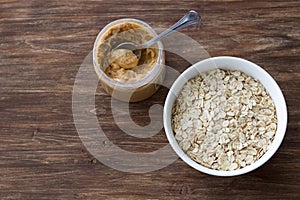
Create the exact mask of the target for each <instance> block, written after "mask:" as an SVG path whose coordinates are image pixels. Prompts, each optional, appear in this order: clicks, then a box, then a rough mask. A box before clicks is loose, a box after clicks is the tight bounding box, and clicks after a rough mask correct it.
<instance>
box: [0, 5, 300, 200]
mask: <svg viewBox="0 0 300 200" xmlns="http://www.w3.org/2000/svg"><path fill="white" fill-rule="evenodd" d="M190 9H194V10H197V11H199V12H200V13H201V16H202V22H201V25H199V26H194V27H191V28H187V29H183V30H182V31H180V32H181V33H183V34H185V35H187V36H189V37H191V38H192V39H193V40H195V41H197V42H199V43H200V44H201V45H202V46H203V47H204V49H205V50H206V51H207V52H208V53H209V55H210V56H221V55H230V56H237V57H242V58H245V59H248V60H250V61H253V62H255V63H257V64H258V65H260V66H262V67H263V68H264V69H265V70H266V71H268V72H269V73H270V74H271V75H272V76H273V77H274V79H275V80H276V81H277V83H278V84H279V86H280V87H281V89H282V91H283V93H284V96H285V98H286V102H287V106H288V118H289V120H288V128H287V132H286V136H285V139H284V141H283V143H282V145H281V147H280V149H279V150H278V152H277V153H276V154H275V155H274V156H273V157H272V159H271V160H269V161H268V162H267V163H266V164H265V165H263V166H262V167H260V168H259V169H257V170H255V171H253V172H251V173H249V174H246V175H242V176H237V177H230V178H221V177H214V176H210V175H206V174H203V173H200V172H198V171H196V170H194V169H192V168H191V167H189V166H187V165H186V164H185V163H184V162H183V161H182V160H180V159H178V160H176V161H175V162H174V163H172V164H170V165H169V166H167V167H165V168H162V169H160V170H157V171H152V172H147V173H139V174H136V173H126V172H122V171H118V170H115V169H113V168H111V167H108V166H106V165H104V164H102V163H101V162H99V161H98V160H97V159H96V158H95V157H94V156H92V155H91V154H90V153H89V151H88V150H87V149H86V148H85V147H84V145H83V144H82V142H81V140H80V138H79V136H78V133H77V131H76V128H75V125H74V121H73V115H72V91H73V85H74V81H75V78H76V74H77V72H78V70H79V68H80V65H81V63H82V62H83V60H84V59H85V57H86V56H87V55H88V54H89V53H90V51H91V50H92V48H93V42H94V40H95V37H96V36H97V34H98V32H99V30H100V29H102V28H103V27H104V26H105V25H106V24H107V23H109V22H111V21H113V20H115V19H119V18H124V17H131V18H138V19H141V20H143V21H145V22H147V23H149V24H150V25H152V26H153V27H156V28H167V27H168V26H170V25H172V24H173V23H174V22H175V21H176V20H177V19H178V18H179V17H181V16H182V15H183V14H184V13H185V12H186V11H188V10H190ZM299 40H300V2H299V1H297V0H295V1H286V2H284V1H235V0H232V1H184V2H183V1H169V0H163V1H148V0H147V1H144V0H140V1H123V0H122V1H121V0H118V1H108V0H102V1H100V0H99V1H97V0H85V1H81V0H74V1H67V0H60V1H58V0H53V1H42V0H39V1H38V0H36V1H34V0H28V1H17V0H2V1H1V2H0V73H1V76H0V92H1V93H0V94H1V95H0V116H1V120H0V141H1V142H0V143H1V145H0V199H24V200H27V199H37V200H41V199H300V184H299V181H300V156H299V155H300V149H299V145H300V142H299V141H300V134H299V131H300V124H299V123H300V106H299V104H300V67H299V63H300V59H299V55H300V41H299ZM166 64H167V65H168V66H172V67H174V69H176V70H178V71H179V72H182V71H184V70H185V69H186V68H188V67H189V66H190V63H189V62H187V61H186V60H184V58H182V57H180V56H178V55H175V54H173V53H170V52H166ZM167 92H168V89H167V88H161V89H160V90H159V91H158V92H157V93H156V94H155V95H154V96H153V97H151V98H150V99H148V100H146V101H143V102H140V103H136V104H131V105H130V113H131V117H132V119H133V120H134V121H135V122H136V124H138V125H140V126H144V125H147V124H148V123H149V122H150V118H149V116H148V109H149V107H150V106H151V105H153V104H160V105H163V103H164V100H165V97H166V95H167ZM110 100H111V98H110V97H109V96H108V95H107V94H105V93H104V91H103V89H102V88H101V86H98V88H97V92H96V94H95V104H96V110H94V111H92V112H94V113H95V114H96V116H97V118H98V121H99V124H100V125H101V126H102V128H103V131H104V132H105V134H106V136H107V137H108V138H109V140H110V141H112V142H113V143H114V145H117V146H119V147H120V148H122V149H124V150H126V151H130V152H152V151H154V150H157V149H159V148H162V147H163V146H165V145H166V144H167V143H168V141H167V139H166V136H165V134H164V131H163V130H161V131H160V132H159V133H158V134H157V135H155V136H153V137H150V138H135V137H132V136H128V135H127V134H124V133H123V131H121V130H120V129H119V128H118V126H117V125H116V123H115V122H114V119H113V116H112V112H111V106H110Z"/></svg>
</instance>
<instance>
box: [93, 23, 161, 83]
mask: <svg viewBox="0 0 300 200" xmlns="http://www.w3.org/2000/svg"><path fill="white" fill-rule="evenodd" d="M124 22H132V23H136V24H138V25H141V26H143V27H145V28H147V30H149V31H150V32H151V33H152V34H153V36H154V37H155V36H157V33H156V32H155V31H154V29H153V28H152V27H151V26H150V25H149V24H147V23H146V22H144V21H141V20H138V19H133V18H123V19H118V20H115V21H112V22H110V23H109V24H107V25H106V26H105V27H104V28H103V29H102V30H101V31H100V32H99V34H98V35H97V38H96V40H95V42H94V47H93V65H94V68H95V71H96V73H97V74H98V76H99V78H101V79H102V81H104V82H106V83H107V84H109V85H113V87H118V88H124V89H130V88H139V87H142V86H144V85H146V84H148V83H150V82H151V81H152V80H153V79H154V78H155V77H156V76H157V75H158V74H159V71H160V68H161V67H162V66H161V65H162V64H163V44H162V42H161V41H158V42H157V45H158V58H157V61H156V64H155V66H154V67H153V68H152V70H151V71H150V72H149V73H148V74H147V75H146V76H145V77H143V78H141V79H140V80H137V81H135V82H119V81H116V80H114V79H112V78H110V77H109V76H107V75H106V73H105V72H104V71H103V70H102V69H101V68H100V65H99V63H98V61H97V54H98V44H99V42H100V41H101V39H102V37H103V36H104V34H105V33H106V32H107V31H108V29H109V28H111V27H113V26H115V25H118V24H121V23H124Z"/></svg>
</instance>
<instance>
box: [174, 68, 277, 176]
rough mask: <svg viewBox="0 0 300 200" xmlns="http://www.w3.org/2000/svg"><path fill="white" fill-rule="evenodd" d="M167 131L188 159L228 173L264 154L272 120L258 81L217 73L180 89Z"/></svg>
mask: <svg viewBox="0 0 300 200" xmlns="http://www.w3.org/2000/svg"><path fill="white" fill-rule="evenodd" d="M172 128H173V131H174V133H175V138H176V140H177V142H178V143H179V146H180V147H181V148H182V150H183V151H184V152H185V153H186V154H187V155H188V156H189V157H190V158H192V159H193V160H195V161H196V162H198V163H200V164H201V165H203V166H206V167H208V168H211V169H216V170H224V171H228V170H235V169H240V168H243V167H245V166H247V165H251V164H252V163H254V162H255V161H257V160H258V159H259V158H260V157H261V156H262V155H263V154H264V153H265V152H266V151H267V150H268V147H269V145H270V144H271V142H272V141H273V139H274V135H275V132H276V129H277V117H276V111H275V106H274V103H273V100H272V99H271V97H270V96H269V94H268V93H267V91H266V89H265V88H264V87H263V85H262V84H261V83H260V82H259V81H258V80H256V79H253V78H252V77H250V76H248V75H246V74H245V73H242V72H240V71H224V70H221V69H216V70H212V71H209V72H206V73H201V74H200V75H198V76H197V77H195V78H193V79H191V80H189V81H188V82H187V83H186V84H185V85H184V87H183V89H182V90H181V93H180V94H179V96H178V98H177V100H176V102H175V104H174V106H173V109H172Z"/></svg>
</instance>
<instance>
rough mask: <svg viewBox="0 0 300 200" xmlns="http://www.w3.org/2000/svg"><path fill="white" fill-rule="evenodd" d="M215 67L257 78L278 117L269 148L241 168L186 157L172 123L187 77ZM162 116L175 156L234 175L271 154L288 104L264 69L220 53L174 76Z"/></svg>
mask: <svg viewBox="0 0 300 200" xmlns="http://www.w3.org/2000/svg"><path fill="white" fill-rule="evenodd" d="M217 68H220V69H223V70H239V71H242V72H244V73H246V74H247V75H249V76H252V77H253V78H255V79H257V80H259V81H260V82H261V83H262V84H263V86H264V87H265V88H266V90H267V91H268V93H269V95H270V96H271V98H272V100H273V102H274V104H275V107H276V114H277V120H278V124H277V130H276V133H275V137H274V140H273V142H272V143H271V145H270V146H269V149H268V151H267V152H266V153H265V154H264V155H263V156H262V157H261V158H260V159H259V160H257V161H256V162H254V163H253V164H251V165H249V166H246V167H244V168H242V169H237V170H233V171H219V170H213V169H209V168H207V167H204V166H202V165H200V164H198V163H197V162H195V161H194V160H192V159H191V158H189V157H188V156H187V155H186V154H185V153H184V152H183V151H182V150H181V148H180V147H179V145H178V143H177V141H176V139H175V137H174V133H173V130H172V127H171V111H172V107H173V104H174V102H175V100H176V98H177V96H178V95H179V94H180V91H181V89H182V87H183V86H184V84H185V83H186V82H187V81H188V80H189V79H191V78H194V77H195V76H197V75H198V74H199V73H202V72H205V71H210V70H213V69H217ZM163 118H164V128H165V132H166V135H167V138H168V140H169V142H170V144H171V146H172V148H173V149H174V151H175V152H176V153H177V154H178V156H179V157H180V158H181V159H182V160H183V161H185V162H186V163H187V164H188V165H190V166H191V167H193V168H195V169H197V170H199V171H201V172H204V173H207V174H211V175H216V176H235V175H240V174H244V173H247V172H250V171H252V170H254V169H256V168H258V167H259V166H261V165H263V164H264V163H265V162H266V161H268V160H269V159H270V158H271V157H272V155H273V154H274V153H275V152H276V151H277V149H278V148H279V146H280V144H281V142H282V140H283V138H284V135H285V130H286V125H287V108H286V103H285V99H284V97H283V94H282V92H281V90H280V88H279V86H278V85H277V83H276V82H275V81H274V79H273V78H272V77H271V76H270V75H269V74H268V73H267V72H266V71H265V70H263V69H262V68H261V67H259V66H258V65H256V64H254V63H252V62H250V61H247V60H244V59H241V58H236V57H227V56H222V57H214V58H209V59H206V60H203V61H200V62H198V63H196V64H194V65H193V66H191V67H190V68H188V69H187V70H186V71H184V72H183V73H182V74H181V75H180V76H179V77H178V78H177V79H176V81H175V82H174V84H173V85H172V87H171V89H170V91H169V93H168V96H167V98H166V101H165V106H164V116H163Z"/></svg>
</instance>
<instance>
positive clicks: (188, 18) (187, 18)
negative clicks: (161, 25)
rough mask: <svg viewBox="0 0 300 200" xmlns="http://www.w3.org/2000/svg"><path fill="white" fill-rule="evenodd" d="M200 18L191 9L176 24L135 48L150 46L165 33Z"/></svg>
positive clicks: (195, 22)
mask: <svg viewBox="0 0 300 200" xmlns="http://www.w3.org/2000/svg"><path fill="white" fill-rule="evenodd" d="M200 19H201V17H200V15H199V14H198V13H197V12H196V11H193V10H191V11H189V12H188V13H187V14H186V15H185V16H184V17H182V18H181V19H180V20H179V21H178V22H176V24H174V25H173V26H171V27H170V28H169V29H167V30H165V31H164V32H162V33H161V34H159V35H158V36H156V37H154V38H152V39H151V40H149V41H148V42H146V43H144V44H141V45H138V47H137V49H144V48H147V47H149V46H151V45H152V44H154V43H155V42H157V41H159V40H161V39H162V38H164V37H166V36H167V35H169V34H170V33H172V32H173V31H176V30H179V29H181V28H184V27H187V26H189V25H192V24H197V23H198V22H199V21H200Z"/></svg>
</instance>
